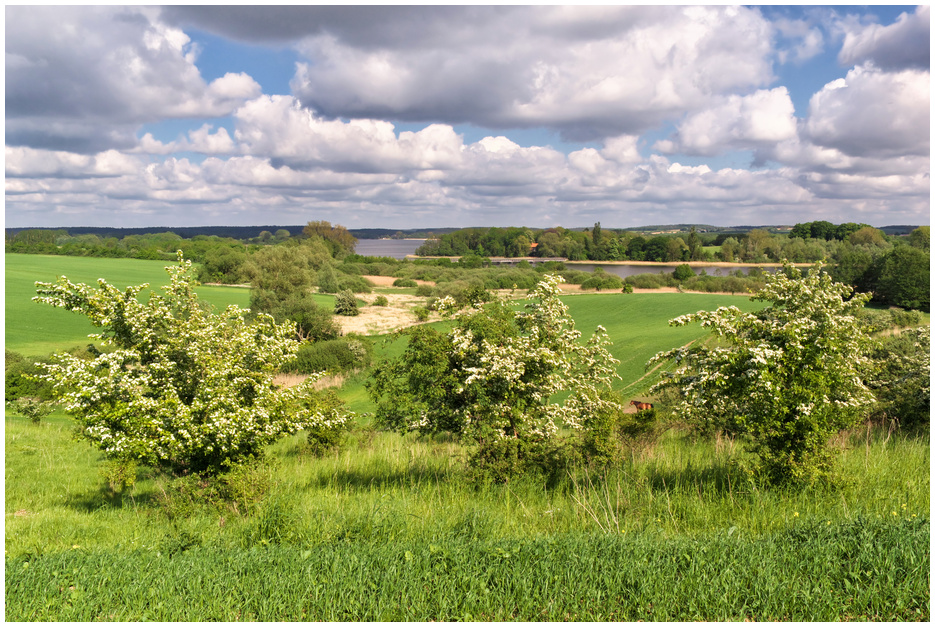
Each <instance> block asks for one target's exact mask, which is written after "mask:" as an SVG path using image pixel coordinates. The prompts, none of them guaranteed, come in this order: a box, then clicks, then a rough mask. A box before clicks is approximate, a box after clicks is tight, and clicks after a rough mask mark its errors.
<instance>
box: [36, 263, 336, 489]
mask: <svg viewBox="0 0 935 627" xmlns="http://www.w3.org/2000/svg"><path fill="white" fill-rule="evenodd" d="M178 258H179V264H178V265H177V266H170V267H168V268H166V271H167V272H168V274H169V277H170V284H169V285H168V286H165V287H164V288H163V289H164V294H158V293H156V292H153V293H152V294H151V295H150V297H149V300H148V301H147V302H146V303H141V302H140V301H139V300H138V299H137V296H138V295H139V293H140V291H141V290H143V289H145V288H146V287H147V286H146V285H139V286H131V287H127V288H126V289H125V290H123V291H121V290H119V289H118V288H116V287H114V286H112V285H109V284H108V283H107V282H106V281H104V280H103V279H101V280H99V281H98V284H99V287H98V289H96V290H95V289H93V288H91V287H89V286H87V285H84V284H74V283H71V282H70V281H69V280H68V279H67V278H66V277H61V278H60V279H59V280H58V281H57V282H56V283H37V284H36V285H37V288H38V290H37V291H38V294H39V295H38V296H36V297H35V298H34V300H36V301H38V302H43V303H47V304H49V305H52V306H55V307H62V308H65V309H68V310H70V311H75V312H78V313H82V314H84V315H86V316H87V317H88V318H89V319H90V321H91V323H92V324H94V325H95V326H97V327H100V328H102V329H103V330H102V332H101V333H99V334H97V335H95V336H94V337H96V338H98V339H101V340H103V341H104V343H105V344H108V345H109V344H113V345H114V347H115V349H114V350H113V351H110V352H106V353H101V354H98V355H97V356H96V357H95V358H93V359H87V360H85V359H79V358H77V357H74V356H72V355H69V354H60V355H57V356H55V361H54V363H51V364H48V365H46V366H44V370H45V372H44V374H42V375H40V376H41V377H42V378H43V379H45V380H47V381H49V382H50V383H52V384H53V385H54V386H55V389H56V392H57V393H58V395H59V396H60V397H61V398H62V399H63V400H64V402H65V407H66V409H67V411H69V412H70V413H71V414H72V415H74V416H75V418H76V419H77V421H78V425H79V435H80V436H81V437H83V438H85V439H87V440H89V441H90V442H91V443H92V444H94V445H95V446H97V448H99V449H100V450H101V451H103V452H104V454H105V455H106V456H107V457H109V458H111V459H114V460H117V461H126V462H131V463H132V462H136V461H139V462H142V463H146V464H154V465H160V466H167V467H170V468H172V469H174V470H176V471H182V470H186V471H195V472H201V471H206V472H220V471H222V470H223V469H225V468H228V467H230V466H231V465H233V464H237V463H239V462H242V461H245V460H248V459H251V458H253V457H258V456H260V455H261V454H262V450H263V447H264V446H265V445H267V444H269V443H271V442H273V441H274V440H276V439H277V438H279V437H280V436H282V435H285V434H290V433H294V432H296V431H297V430H299V429H302V428H306V427H309V426H315V425H328V424H333V423H334V424H336V423H341V422H343V421H345V420H346V417H344V416H342V415H340V414H338V413H337V412H336V411H331V410H328V411H327V413H324V412H322V411H319V410H318V408H317V407H316V406H315V404H314V403H310V402H308V399H307V396H308V391H309V389H310V388H309V386H310V385H311V383H312V382H313V381H314V379H315V377H311V378H309V379H308V380H306V382H305V383H304V384H302V385H299V386H296V387H293V388H290V389H280V388H279V386H277V385H276V384H275V383H274V382H273V377H274V375H275V374H276V372H277V368H278V367H279V366H280V365H282V364H283V363H285V362H287V361H289V360H291V359H292V358H294V357H295V354H296V351H297V349H298V346H299V344H298V342H296V341H295V340H294V339H292V338H293V336H294V335H295V328H294V326H293V325H291V324H281V325H279V324H276V323H275V321H274V320H273V318H272V317H271V316H268V315H264V314H260V315H258V316H257V317H256V319H255V320H253V321H252V322H247V321H246V320H245V317H244V314H245V312H244V311H243V310H241V309H239V308H237V307H236V306H230V307H228V308H227V310H226V311H224V312H223V313H212V312H210V311H209V310H208V309H207V308H206V307H204V306H203V305H202V303H201V302H200V301H199V300H198V297H197V295H196V294H195V292H194V287H195V284H196V283H195V280H194V276H193V273H192V267H191V262H186V261H183V260H182V255H181V253H180V254H179V256H178Z"/></svg>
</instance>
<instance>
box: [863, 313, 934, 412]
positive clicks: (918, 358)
mask: <svg viewBox="0 0 935 627" xmlns="http://www.w3.org/2000/svg"><path fill="white" fill-rule="evenodd" d="M930 337H931V335H930V329H929V327H928V326H922V327H918V328H915V329H909V330H906V331H903V332H902V333H900V334H898V335H892V336H889V337H884V338H881V339H880V340H879V341H878V342H877V344H876V345H875V346H874V347H873V350H872V351H871V352H870V357H871V361H870V363H869V364H868V374H867V383H868V385H869V387H870V389H872V390H873V392H874V394H875V395H876V399H877V405H876V412H877V414H878V415H881V416H882V417H884V418H888V419H893V420H896V421H898V423H899V424H900V426H902V427H906V428H909V429H917V428H926V429H927V428H928V427H929V422H930V401H931V398H932V390H931V379H930V372H931V364H930V353H929V348H930Z"/></svg>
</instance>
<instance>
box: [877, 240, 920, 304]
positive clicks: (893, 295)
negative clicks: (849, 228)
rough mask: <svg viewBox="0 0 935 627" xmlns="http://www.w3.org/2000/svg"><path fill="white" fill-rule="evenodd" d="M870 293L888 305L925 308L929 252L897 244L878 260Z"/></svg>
mask: <svg viewBox="0 0 935 627" xmlns="http://www.w3.org/2000/svg"><path fill="white" fill-rule="evenodd" d="M879 264H880V269H879V278H878V279H877V281H876V284H875V287H874V296H875V297H876V298H878V299H879V300H881V301H882V302H884V303H886V304H888V305H896V306H897V307H902V308H904V309H921V310H922V311H929V307H930V302H931V284H930V280H929V277H930V270H929V264H930V254H929V252H928V251H925V250H922V249H921V248H914V247H912V246H897V247H896V248H894V249H893V250H892V252H890V253H888V254H887V255H886V256H884V257H883V258H882V259H881V260H880V262H879Z"/></svg>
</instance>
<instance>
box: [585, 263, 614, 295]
mask: <svg viewBox="0 0 935 627" xmlns="http://www.w3.org/2000/svg"><path fill="white" fill-rule="evenodd" d="M622 287H623V279H621V278H620V277H618V276H617V275H616V274H610V273H608V272H604V270H603V269H601V268H597V269H596V270H595V271H594V273H593V274H591V276H589V277H588V278H587V279H585V280H584V281H582V282H581V289H583V290H597V291H599V292H600V291H602V290H619V289H620V288H622Z"/></svg>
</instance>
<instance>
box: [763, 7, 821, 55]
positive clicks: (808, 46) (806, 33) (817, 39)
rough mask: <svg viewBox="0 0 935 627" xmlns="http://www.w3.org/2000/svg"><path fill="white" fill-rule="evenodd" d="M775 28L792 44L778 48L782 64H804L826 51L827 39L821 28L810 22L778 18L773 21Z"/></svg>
mask: <svg viewBox="0 0 935 627" xmlns="http://www.w3.org/2000/svg"><path fill="white" fill-rule="evenodd" d="M773 26H774V27H775V29H776V31H777V32H778V33H779V34H780V35H781V36H782V37H783V38H785V39H787V40H789V44H791V45H787V46H779V47H778V49H777V56H778V58H779V62H780V63H789V62H792V63H796V64H802V63H804V62H805V61H808V60H809V59H811V58H813V57H815V56H816V55H818V54H821V53H822V52H823V51H824V46H825V37H824V35H823V34H822V31H821V28H819V27H818V26H815V25H813V24H811V23H810V21H809V20H805V19H789V18H777V19H775V20H773Z"/></svg>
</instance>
